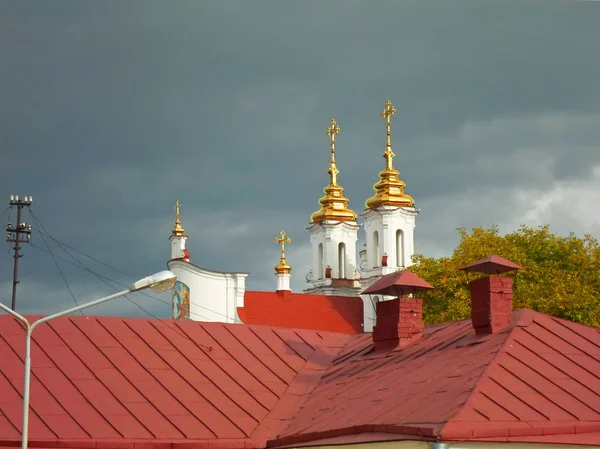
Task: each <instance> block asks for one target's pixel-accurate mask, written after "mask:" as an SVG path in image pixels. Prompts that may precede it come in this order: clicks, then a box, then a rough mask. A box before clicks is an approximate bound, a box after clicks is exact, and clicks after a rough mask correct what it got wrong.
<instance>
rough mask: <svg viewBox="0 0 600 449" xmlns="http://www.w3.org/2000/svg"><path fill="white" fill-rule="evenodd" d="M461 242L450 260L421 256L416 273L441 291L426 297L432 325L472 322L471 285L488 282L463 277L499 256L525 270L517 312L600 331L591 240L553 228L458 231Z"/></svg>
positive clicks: (518, 283) (597, 263)
mask: <svg viewBox="0 0 600 449" xmlns="http://www.w3.org/2000/svg"><path fill="white" fill-rule="evenodd" d="M458 233H459V236H460V238H461V240H460V243H459V245H458V247H457V248H456V249H455V250H454V253H453V254H452V256H450V257H441V258H432V257H425V256H423V255H420V254H417V255H415V256H413V262H414V265H413V266H412V267H411V271H413V272H414V273H415V274H417V275H418V276H420V277H422V278H423V279H425V280H426V281H427V282H429V283H430V284H431V285H433V286H434V287H435V290H433V291H430V292H426V293H422V294H420V295H419V296H420V297H421V298H423V306H424V310H423V312H424V319H425V322H427V323H440V322H445V321H455V320H462V319H466V318H469V317H470V313H471V296H470V292H469V285H468V282H469V280H473V279H475V278H476V277H479V276H483V275H478V274H477V273H469V277H468V278H467V274H466V273H465V272H463V271H460V270H459V268H461V267H464V266H465V265H468V264H470V263H472V262H475V261H476V260H477V259H480V258H482V257H485V256H489V255H490V254H497V255H498V256H501V257H504V258H505V259H508V260H511V261H513V262H515V263H517V264H519V265H521V266H522V267H523V269H522V270H519V271H518V272H517V273H516V274H511V273H508V274H506V276H511V277H514V302H513V308H514V309H522V308H528V309H533V310H537V311H538V312H543V313H547V314H550V315H554V316H557V317H561V318H565V319H568V320H571V321H576V322H579V323H583V324H587V325H589V326H596V327H600V246H599V244H598V240H596V239H595V238H593V237H592V236H591V235H585V236H584V237H583V238H578V237H577V236H575V235H574V234H570V235H569V236H568V237H563V236H559V235H556V234H554V233H552V232H550V229H549V227H548V226H542V227H539V228H535V229H533V228H529V227H526V226H522V227H521V228H519V229H518V230H517V231H515V232H512V233H510V234H506V235H500V233H499V231H498V228H497V227H496V226H492V227H489V228H475V229H473V230H472V231H471V232H470V233H469V232H468V231H467V230H466V229H464V228H463V229H459V230H458Z"/></svg>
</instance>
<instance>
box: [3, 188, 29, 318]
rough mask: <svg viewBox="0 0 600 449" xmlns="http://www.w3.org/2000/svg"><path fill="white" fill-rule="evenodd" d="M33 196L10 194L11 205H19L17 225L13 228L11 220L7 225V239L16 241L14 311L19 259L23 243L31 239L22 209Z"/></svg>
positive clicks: (12, 307)
mask: <svg viewBox="0 0 600 449" xmlns="http://www.w3.org/2000/svg"><path fill="white" fill-rule="evenodd" d="M31 201H32V198H31V197H27V196H26V197H25V198H24V199H22V200H20V199H19V197H18V196H14V195H11V196H10V205H11V206H17V226H16V227H14V228H13V226H12V224H11V222H10V221H9V222H8V225H7V226H6V241H7V242H11V243H14V244H15V246H14V251H15V256H14V257H15V264H14V271H13V290H12V306H11V309H12V310H13V311H16V310H17V284H18V283H19V259H20V258H21V257H23V256H22V254H21V243H29V240H31V225H27V223H25V222H21V210H22V209H23V207H25V206H30V205H31Z"/></svg>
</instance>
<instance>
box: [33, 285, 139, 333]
mask: <svg viewBox="0 0 600 449" xmlns="http://www.w3.org/2000/svg"><path fill="white" fill-rule="evenodd" d="M129 293H131V289H127V290H123V291H122V292H118V293H115V294H114V295H110V296H106V297H104V298H100V299H97V300H95V301H92V302H88V303H85V304H82V305H80V306H77V307H72V308H70V309H68V310H63V311H62V312H58V313H55V314H53V315H48V316H45V317H44V318H40V319H39V320H37V321H36V322H35V323H33V324H32V325H31V330H33V329H34V328H35V327H36V326H37V325H38V324H42V323H45V322H46V321H50V320H53V319H55V318H60V317H61V316H64V315H69V314H70V313H73V312H79V311H80V310H83V309H87V308H88V307H92V306H95V305H98V304H102V303H103V302H107V301H110V300H112V299H115V298H118V297H119V296H125V295H127V294H129Z"/></svg>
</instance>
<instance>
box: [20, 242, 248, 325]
mask: <svg viewBox="0 0 600 449" xmlns="http://www.w3.org/2000/svg"><path fill="white" fill-rule="evenodd" d="M55 243H57V245H58V246H60V244H59V243H58V242H57V241H55ZM31 247H32V248H35V249H38V250H40V251H43V252H45V253H49V254H51V253H50V252H49V251H48V250H46V249H44V248H42V247H40V246H37V245H35V244H34V243H31ZM63 250H64V249H63ZM67 254H69V253H68V252H67ZM69 256H70V257H71V258H73V259H74V260H77V259H76V258H75V257H74V256H73V255H72V254H69ZM54 257H56V258H57V259H60V260H62V261H64V262H66V263H68V264H71V265H75V266H76V267H79V268H81V269H83V270H85V271H88V272H89V273H92V274H93V275H94V276H96V277H97V278H98V279H100V280H101V281H102V282H104V283H105V284H107V285H109V286H110V287H111V288H112V289H114V290H115V291H116V290H117V289H115V287H114V286H112V285H110V284H108V283H107V282H106V281H110V282H113V283H114V284H117V285H119V286H121V287H125V288H127V287H129V286H128V285H126V284H123V283H121V282H118V281H115V280H114V279H111V278H109V277H106V276H103V275H101V274H98V273H96V272H95V271H93V270H91V269H90V268H88V267H86V266H85V265H84V264H83V263H82V262H81V261H78V260H77V263H75V262H72V261H70V260H68V259H65V258H64V257H61V256H58V255H54ZM136 293H137V294H139V295H143V296H146V297H148V298H151V299H153V300H155V301H158V302H160V303H163V304H166V305H168V306H171V305H172V304H171V303H170V302H169V301H165V300H163V299H160V298H157V297H155V296H152V295H149V294H148V293H145V292H142V291H140V292H136ZM127 299H129V300H130V301H132V302H133V303H134V304H135V305H136V306H137V307H138V308H140V309H141V310H142V311H144V312H145V313H147V314H148V315H150V316H151V317H153V318H156V319H160V318H157V317H156V316H154V315H153V314H152V313H150V312H148V311H147V310H145V309H144V308H143V307H142V306H140V305H139V304H137V303H136V302H134V301H133V300H131V299H130V298H127ZM197 306H198V307H200V308H202V309H206V310H208V311H209V312H211V313H214V314H216V315H219V316H222V317H224V318H227V319H228V320H231V321H234V322H236V323H242V322H241V321H240V320H237V319H235V318H231V317H229V316H227V315H223V314H221V313H218V312H215V311H214V310H211V309H209V308H207V307H203V306H199V305H197ZM190 314H191V315H194V316H196V317H198V318H202V319H204V320H210V318H208V317H206V316H204V315H201V314H199V313H197V312H192V311H190Z"/></svg>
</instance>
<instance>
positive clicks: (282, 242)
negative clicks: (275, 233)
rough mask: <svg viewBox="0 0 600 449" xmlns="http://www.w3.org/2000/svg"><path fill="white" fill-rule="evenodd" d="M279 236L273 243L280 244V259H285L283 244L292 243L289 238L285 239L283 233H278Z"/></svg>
mask: <svg viewBox="0 0 600 449" xmlns="http://www.w3.org/2000/svg"><path fill="white" fill-rule="evenodd" d="M279 235H281V237H275V241H276V242H277V243H281V258H282V259H285V244H286V243H292V239H291V238H289V237H286V235H285V231H281V232H280V233H279Z"/></svg>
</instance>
